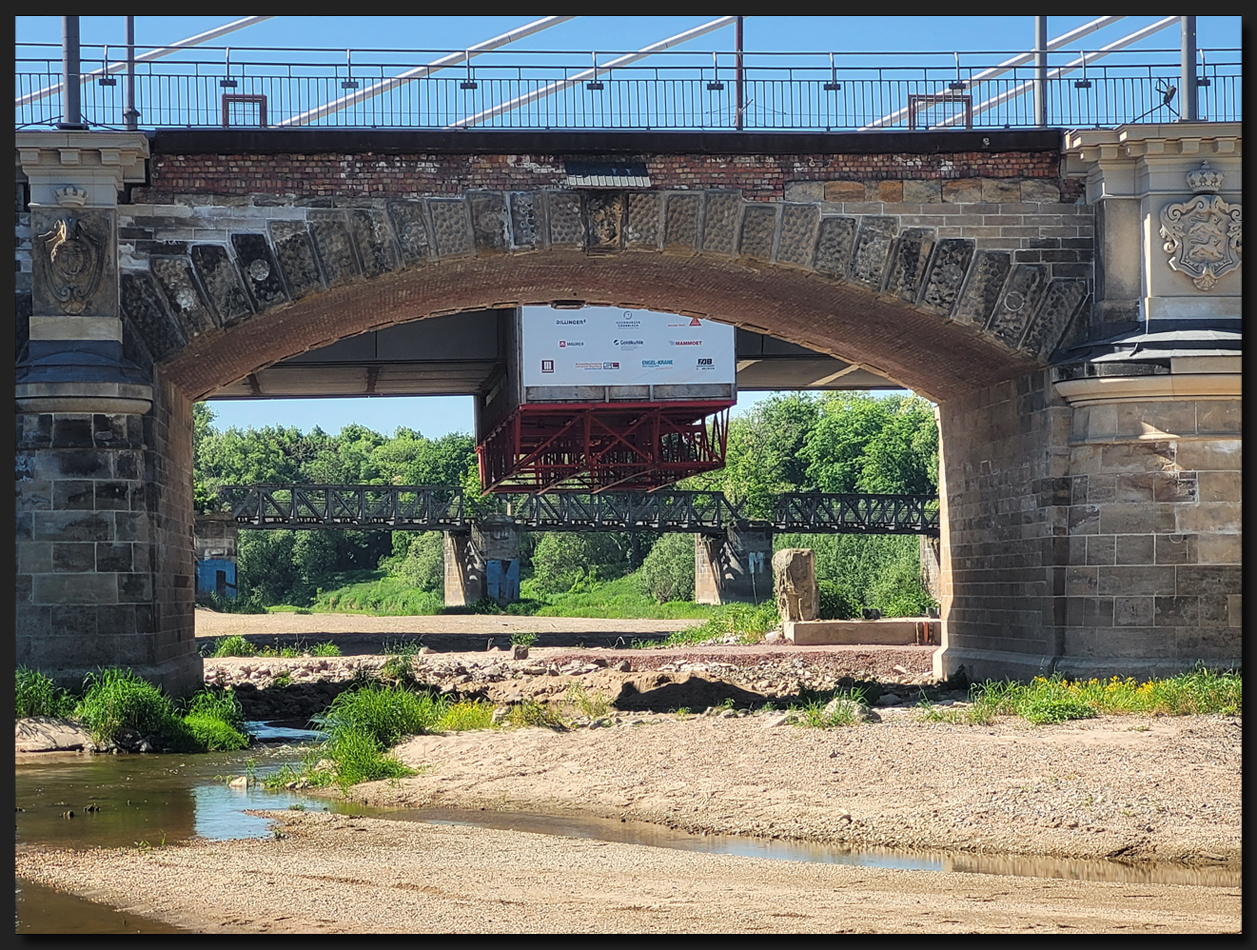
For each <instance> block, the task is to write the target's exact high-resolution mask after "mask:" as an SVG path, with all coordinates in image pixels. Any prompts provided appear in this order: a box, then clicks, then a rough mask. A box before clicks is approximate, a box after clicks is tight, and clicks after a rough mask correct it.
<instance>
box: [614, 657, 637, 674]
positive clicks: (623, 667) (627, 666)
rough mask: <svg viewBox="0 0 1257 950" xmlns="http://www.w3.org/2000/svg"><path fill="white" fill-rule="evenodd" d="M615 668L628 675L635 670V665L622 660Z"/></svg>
mask: <svg viewBox="0 0 1257 950" xmlns="http://www.w3.org/2000/svg"><path fill="white" fill-rule="evenodd" d="M615 668H616V670H617V671H619V672H621V673H628V672H630V671H631V670H632V669H633V664H632V663H631V662H630V661H628V660H621V661H620V662H619V663H617V664H616V665H615Z"/></svg>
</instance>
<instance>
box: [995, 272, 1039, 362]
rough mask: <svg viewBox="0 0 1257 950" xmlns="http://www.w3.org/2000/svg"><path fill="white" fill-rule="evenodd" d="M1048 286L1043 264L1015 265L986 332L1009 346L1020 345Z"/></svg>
mask: <svg viewBox="0 0 1257 950" xmlns="http://www.w3.org/2000/svg"><path fill="white" fill-rule="evenodd" d="M1047 283H1048V269H1047V267H1046V266H1044V265H1043V264H1016V265H1014V266H1013V269H1012V270H1011V271H1010V272H1009V275H1008V280H1007V281H1006V282H1005V284H1004V293H1003V294H1002V295H1001V296H1000V299H999V303H997V304H996V305H995V309H994V312H993V313H992V314H991V319H990V320H989V321H988V322H987V325H986V329H987V331H988V332H990V333H991V334H993V335H994V336H995V337H996V338H998V339H1000V340H1002V341H1003V342H1004V343H1006V344H1008V345H1009V346H1016V345H1017V344H1018V343H1020V342H1021V337H1022V334H1023V333H1024V332H1025V330H1026V326H1027V324H1028V323H1029V321H1030V318H1031V317H1032V316H1033V315H1034V312H1035V310H1036V309H1037V308H1038V306H1039V302H1040V301H1041V300H1042V299H1043V294H1044V292H1045V291H1046V290H1047Z"/></svg>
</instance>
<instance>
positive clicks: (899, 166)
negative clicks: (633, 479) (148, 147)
mask: <svg viewBox="0 0 1257 950" xmlns="http://www.w3.org/2000/svg"><path fill="white" fill-rule="evenodd" d="M565 157H566V156H564V155H559V154H549V155H505V154H504V155H485V154H473V155H458V154H448V153H416V154H411V155H394V154H380V153H373V152H362V153H357V154H301V153H281V154H260V153H259V154H248V153H237V154H156V155H153V156H152V157H151V159H150V166H149V167H150V177H149V184H147V185H145V186H143V187H136V188H134V189H133V190H132V197H133V200H135V201H138V202H151V203H169V202H170V201H171V200H172V199H173V198H174V196H175V195H229V196H243V195H251V194H272V195H289V194H291V195H301V196H307V197H340V198H346V197H411V196H415V195H458V194H462V193H463V192H465V191H470V190H479V189H484V190H489V191H516V190H529V191H531V190H546V189H561V188H563V187H565V181H566V178H567V173H566V170H565V167H564V161H565ZM584 157H585V156H582V158H584ZM618 158H619V159H620V160H625V159H626V158H627V159H629V160H632V159H634V158H639V159H640V160H641V161H642V162H644V164H645V165H646V168H647V171H648V173H649V175H650V179H651V184H652V187H654V188H658V189H676V190H689V189H711V188H722V189H723V188H727V189H731V190H734V191H739V192H741V194H742V196H743V197H744V198H745V199H746V200H748V201H780V200H783V199H785V198H787V197H789V195H788V194H787V192H788V191H789V190H790V189H791V188H792V187H796V188H797V187H798V185H800V184H810V183H816V184H820V185H821V186H822V188H824V189H825V190H827V191H830V192H833V193H835V194H836V193H840V192H841V191H842V189H843V187H844V186H858V187H859V188H860V189H861V190H862V191H863V193H864V199H865V200H892V201H902V200H904V199H903V195H904V193H905V191H907V192H908V194H910V195H915V196H916V197H917V199H918V200H925V201H927V202H928V201H931V200H933V198H934V196H935V195H937V196H938V199H939V200H940V201H942V200H943V199H944V198H945V197H946V196H949V195H951V194H952V193H956V194H961V193H964V194H969V193H973V192H974V191H975V189H976V192H977V193H979V194H981V193H983V192H985V193H986V194H987V196H988V197H989V196H992V195H1003V196H1005V197H1003V198H1002V199H997V200H1007V197H1006V196H1007V195H1009V194H1010V192H1016V193H1017V194H1021V193H1022V192H1024V191H1027V190H1034V189H1041V188H1042V187H1043V186H1047V187H1048V188H1049V189H1051V190H1054V192H1055V194H1056V195H1057V197H1056V199H1055V200H1058V201H1059V200H1065V201H1067V202H1072V201H1076V200H1079V199H1080V198H1081V196H1082V187H1081V185H1080V184H1079V183H1078V182H1076V181H1075V180H1073V179H1064V178H1062V177H1061V173H1060V168H1061V159H1060V153H1059V152H1058V151H1051V150H1049V151H1012V152H989V151H988V152H951V153H941V154H918V153H911V152H891V153H860V154H821V155H802V154H795V155H753V154H752V155H704V154H651V155H645V156H636V157H635V156H618ZM909 182H913V183H922V184H921V185H920V186H918V187H913V186H911V185H908V184H907V183H909ZM942 183H946V185H943V184H942ZM932 184H939V187H938V188H937V189H935V188H933V187H931V185H932ZM849 190H850V189H849V188H848V191H849ZM817 197H818V198H819V197H820V196H819V195H818V196H817ZM826 197H829V196H828V195H826Z"/></svg>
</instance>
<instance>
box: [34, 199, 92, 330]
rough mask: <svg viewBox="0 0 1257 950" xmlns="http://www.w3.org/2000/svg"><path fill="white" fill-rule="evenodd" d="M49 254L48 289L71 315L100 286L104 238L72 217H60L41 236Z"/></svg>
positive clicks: (79, 311)
mask: <svg viewBox="0 0 1257 950" xmlns="http://www.w3.org/2000/svg"><path fill="white" fill-rule="evenodd" d="M39 239H40V240H41V241H43V243H44V247H45V248H46V249H47V253H48V272H49V277H50V280H49V288H50V289H51V291H52V293H53V296H55V297H56V298H57V300H58V301H60V303H61V309H62V310H64V311H65V312H66V313H69V314H79V313H82V312H83V310H84V309H85V308H86V307H87V302H88V301H89V300H90V299H91V297H92V294H94V293H96V290H97V288H98V287H100V280H101V275H102V274H103V273H104V254H103V253H102V251H103V248H102V245H101V241H100V239H99V238H97V237H96V236H95V235H94V234H92V233H91V231H90V230H89V229H88V228H87V227H86V226H84V224H83V222H82V221H81V220H80V219H79V218H77V217H73V216H66V217H64V218H61V219H60V220H58V221H57V222H56V223H55V224H53V226H52V227H51V228H49V229H48V230H47V231H45V232H44V233H43V234H41V235H40V236H39Z"/></svg>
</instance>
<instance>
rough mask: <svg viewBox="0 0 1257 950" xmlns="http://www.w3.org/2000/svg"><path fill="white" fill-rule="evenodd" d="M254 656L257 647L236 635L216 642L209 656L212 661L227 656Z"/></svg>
mask: <svg viewBox="0 0 1257 950" xmlns="http://www.w3.org/2000/svg"><path fill="white" fill-rule="evenodd" d="M256 654H257V647H255V646H254V645H253V644H252V643H250V642H249V641H248V640H246V639H245V638H244V637H242V636H239V635H238V634H237V635H233V636H230V637H223V638H222V639H221V640H219V641H217V642H216V643H215V644H214V650H213V652H212V653H210V656H211V657H213V658H214V659H221V658H223V657H228V656H254V655H256Z"/></svg>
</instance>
